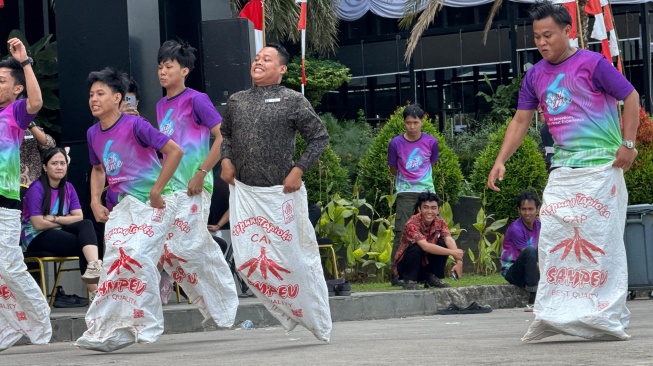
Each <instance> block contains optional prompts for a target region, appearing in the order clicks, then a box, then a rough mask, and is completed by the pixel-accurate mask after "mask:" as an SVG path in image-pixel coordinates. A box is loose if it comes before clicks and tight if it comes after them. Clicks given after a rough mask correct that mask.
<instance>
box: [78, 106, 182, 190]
mask: <svg viewBox="0 0 653 366" xmlns="http://www.w3.org/2000/svg"><path fill="white" fill-rule="evenodd" d="M86 139H87V140H88V146H89V159H90V162H91V165H93V166H96V165H100V164H101V165H102V168H104V171H105V173H106V175H107V181H108V182H109V188H111V189H112V190H113V191H114V192H116V193H117V194H118V195H130V196H133V197H134V198H136V199H138V200H139V201H141V202H147V200H148V199H149V198H150V191H151V190H152V187H153V186H154V183H155V182H156V180H157V178H158V177H159V173H160V172H161V162H159V158H158V157H157V155H156V150H160V149H161V148H163V146H164V145H165V144H166V143H167V142H168V141H169V140H170V138H169V137H168V136H166V135H164V134H162V133H161V132H159V131H158V130H157V129H156V128H154V127H153V126H152V125H151V124H150V122H148V121H147V120H146V119H145V118H143V117H138V116H132V115H129V114H122V115H121V116H120V118H119V119H118V121H116V123H115V124H114V125H113V126H111V127H109V128H108V129H106V130H102V126H101V125H100V122H97V123H96V124H94V125H93V126H91V128H89V129H88V131H87V132H86ZM171 192H172V191H171V190H170V187H168V186H166V188H165V189H164V190H163V192H162V193H163V194H168V193H171Z"/></svg>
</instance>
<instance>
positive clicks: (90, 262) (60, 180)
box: [21, 147, 102, 297]
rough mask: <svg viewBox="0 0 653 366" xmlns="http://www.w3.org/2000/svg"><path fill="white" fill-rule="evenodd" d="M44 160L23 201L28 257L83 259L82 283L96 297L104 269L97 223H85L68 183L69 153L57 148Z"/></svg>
mask: <svg viewBox="0 0 653 366" xmlns="http://www.w3.org/2000/svg"><path fill="white" fill-rule="evenodd" d="M42 160H43V172H42V173H41V176H40V177H39V179H38V180H35V181H34V182H32V184H31V185H30V187H29V188H28V189H27V193H25V197H24V198H23V220H22V221H23V229H22V233H21V241H22V243H23V246H25V248H26V254H27V255H29V253H30V252H49V253H52V254H53V255H55V256H79V268H80V271H81V272H82V273H83V275H82V280H83V281H84V282H85V283H86V287H87V288H88V290H89V292H91V297H93V296H94V295H95V291H96V290H97V283H98V281H99V279H100V271H101V270H102V261H101V260H99V259H98V244H97V237H96V235H95V231H94V230H93V223H92V222H91V221H90V220H84V216H83V214H82V208H81V206H80V204H79V198H78V197H77V192H76V191H75V188H73V185H72V184H70V183H68V182H67V181H66V173H67V172H68V156H67V155H66V152H65V151H64V150H63V149H62V148H58V147H54V148H51V149H49V150H46V151H45V152H44V153H43V157H42ZM84 270H85V271H84Z"/></svg>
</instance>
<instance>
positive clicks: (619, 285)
mask: <svg viewBox="0 0 653 366" xmlns="http://www.w3.org/2000/svg"><path fill="white" fill-rule="evenodd" d="M627 203H628V192H627V191H626V184H625V182H624V178H623V171H622V170H621V169H619V168H613V167H612V163H608V164H604V165H600V166H597V167H591V168H579V169H571V168H558V169H555V170H554V171H552V172H551V175H550V176H549V183H548V185H547V187H546V189H545V190H544V197H543V202H542V208H541V210H540V220H541V221H542V230H541V233H540V240H539V263H540V282H539V285H538V290H537V298H536V300H535V309H534V313H535V321H533V323H532V324H531V326H530V328H529V330H528V332H527V333H526V335H524V337H523V338H522V340H523V341H526V342H528V341H534V340H538V339H542V338H545V337H548V336H552V335H555V334H566V335H573V336H579V337H583V338H587V339H594V340H625V339H628V338H630V336H629V335H628V334H626V332H625V331H624V328H626V327H627V326H628V321H629V316H630V312H629V311H628V309H627V308H626V295H627V290H628V270H627V267H626V250H625V247H624V240H623V238H624V227H625V223H626V209H627Z"/></svg>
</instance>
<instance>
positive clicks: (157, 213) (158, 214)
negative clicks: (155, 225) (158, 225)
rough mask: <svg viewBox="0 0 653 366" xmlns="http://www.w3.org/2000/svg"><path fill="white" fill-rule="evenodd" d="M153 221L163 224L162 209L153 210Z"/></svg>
mask: <svg viewBox="0 0 653 366" xmlns="http://www.w3.org/2000/svg"><path fill="white" fill-rule="evenodd" d="M152 221H154V222H163V209H162V208H152Z"/></svg>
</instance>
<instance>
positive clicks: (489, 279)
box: [351, 274, 508, 292]
mask: <svg viewBox="0 0 653 366" xmlns="http://www.w3.org/2000/svg"><path fill="white" fill-rule="evenodd" d="M444 282H446V283H448V284H450V285H451V287H465V286H480V285H505V284H507V283H508V282H507V281H506V280H505V279H504V278H503V276H501V275H500V274H493V275H490V276H478V275H464V276H463V277H462V278H461V279H460V280H459V281H455V280H454V279H452V278H445V279H444ZM351 290H352V291H354V292H386V291H398V290H403V288H401V287H399V286H391V285H390V282H375V283H352V284H351Z"/></svg>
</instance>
